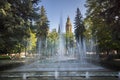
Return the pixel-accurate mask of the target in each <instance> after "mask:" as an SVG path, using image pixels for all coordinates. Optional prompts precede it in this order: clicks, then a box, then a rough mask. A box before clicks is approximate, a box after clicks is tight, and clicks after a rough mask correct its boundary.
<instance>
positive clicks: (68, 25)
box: [66, 16, 72, 33]
mask: <svg viewBox="0 0 120 80" xmlns="http://www.w3.org/2000/svg"><path fill="white" fill-rule="evenodd" d="M67 32H68V33H72V24H71V22H70V18H69V16H68V18H67V22H66V33H67Z"/></svg>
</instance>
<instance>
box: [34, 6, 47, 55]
mask: <svg viewBox="0 0 120 80" xmlns="http://www.w3.org/2000/svg"><path fill="white" fill-rule="evenodd" d="M36 24H37V31H36V36H37V46H41V47H42V50H43V51H44V49H45V48H46V41H47V36H48V31H49V21H48V18H47V15H46V11H45V8H44V6H41V8H40V13H39V19H38V21H37V22H36ZM43 54H44V52H43Z"/></svg>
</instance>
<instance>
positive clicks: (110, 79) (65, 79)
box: [0, 77, 119, 80]
mask: <svg viewBox="0 0 120 80" xmlns="http://www.w3.org/2000/svg"><path fill="white" fill-rule="evenodd" d="M0 80H23V79H22V78H0ZM26 80H56V79H55V78H54V77H37V78H33V77H32V78H27V79H26ZM57 80H119V79H118V78H117V77H90V78H89V79H85V78H83V77H60V78H59V79H57Z"/></svg>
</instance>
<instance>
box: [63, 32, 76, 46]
mask: <svg viewBox="0 0 120 80" xmlns="http://www.w3.org/2000/svg"><path fill="white" fill-rule="evenodd" d="M65 39H66V48H68V47H73V46H74V45H73V44H74V35H73V33H72V32H70V33H69V32H66V34H65Z"/></svg>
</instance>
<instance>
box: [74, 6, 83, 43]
mask: <svg viewBox="0 0 120 80" xmlns="http://www.w3.org/2000/svg"><path fill="white" fill-rule="evenodd" d="M74 24H75V27H74V28H75V37H76V40H77V41H79V40H81V41H82V40H83V38H84V32H85V27H84V25H83V21H82V15H81V12H80V10H79V8H77V12H76V17H75V23H74Z"/></svg>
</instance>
